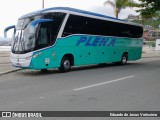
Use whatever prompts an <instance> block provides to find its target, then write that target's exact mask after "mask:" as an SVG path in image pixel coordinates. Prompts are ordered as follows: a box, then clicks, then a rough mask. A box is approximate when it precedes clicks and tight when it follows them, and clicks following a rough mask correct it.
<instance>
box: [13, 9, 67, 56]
mask: <svg viewBox="0 0 160 120" xmlns="http://www.w3.org/2000/svg"><path fill="white" fill-rule="evenodd" d="M64 17H65V14H64V13H58V12H57V13H56V12H55V13H45V14H41V16H33V17H28V18H24V19H20V20H18V23H17V25H16V31H15V34H14V38H13V41H14V42H13V45H12V52H13V53H17V54H23V53H27V52H31V51H33V50H37V49H41V48H44V47H47V46H50V45H53V44H54V42H55V40H56V37H57V34H58V32H59V29H60V25H61V23H62V21H63V19H64ZM38 19H53V20H54V21H53V22H44V23H39V24H37V25H36V26H34V29H31V24H32V22H33V21H35V20H38Z"/></svg>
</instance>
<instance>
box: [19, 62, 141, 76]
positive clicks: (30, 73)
mask: <svg viewBox="0 0 160 120" xmlns="http://www.w3.org/2000/svg"><path fill="white" fill-rule="evenodd" d="M136 64H138V66H139V65H140V64H141V63H127V64H126V65H117V64H113V63H110V64H98V65H89V66H80V67H72V68H71V70H70V71H69V73H70V72H73V74H74V72H76V71H87V70H91V69H92V70H94V69H103V68H115V67H122V68H123V67H127V66H131V65H134V66H135V65H136ZM67 73H68V72H67ZM17 74H21V75H22V74H23V75H24V76H44V75H49V74H52V75H53V74H62V75H63V74H66V73H61V72H59V70H58V69H49V70H47V71H45V72H42V71H40V70H21V71H19V72H18V73H17Z"/></svg>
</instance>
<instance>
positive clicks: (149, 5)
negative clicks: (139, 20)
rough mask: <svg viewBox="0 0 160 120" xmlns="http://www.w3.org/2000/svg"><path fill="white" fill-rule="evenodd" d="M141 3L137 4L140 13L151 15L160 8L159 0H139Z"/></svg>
mask: <svg viewBox="0 0 160 120" xmlns="http://www.w3.org/2000/svg"><path fill="white" fill-rule="evenodd" d="M139 1H141V2H142V3H141V4H140V5H139V6H140V7H141V9H140V10H137V11H138V12H140V14H141V15H152V14H154V13H155V12H156V11H158V10H160V0H139Z"/></svg>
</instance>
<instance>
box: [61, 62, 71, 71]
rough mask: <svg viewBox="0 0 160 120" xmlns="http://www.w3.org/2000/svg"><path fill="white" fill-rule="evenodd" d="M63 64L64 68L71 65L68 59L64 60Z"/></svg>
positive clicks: (66, 68)
mask: <svg viewBox="0 0 160 120" xmlns="http://www.w3.org/2000/svg"><path fill="white" fill-rule="evenodd" d="M63 66H64V69H65V70H68V69H69V68H70V66H71V63H70V61H69V60H65V61H64V63H63Z"/></svg>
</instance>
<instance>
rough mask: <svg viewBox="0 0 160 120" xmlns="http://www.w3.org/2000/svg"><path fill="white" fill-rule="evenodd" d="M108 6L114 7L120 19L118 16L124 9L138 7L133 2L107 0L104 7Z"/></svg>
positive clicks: (128, 0) (131, 0)
mask: <svg viewBox="0 0 160 120" xmlns="http://www.w3.org/2000/svg"><path fill="white" fill-rule="evenodd" d="M107 4H108V5H110V6H111V7H113V9H114V14H115V16H116V18H118V15H119V13H120V11H121V10H122V9H125V8H126V7H135V6H137V4H136V3H135V2H134V1H133V0H107V1H105V2H104V5H107Z"/></svg>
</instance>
